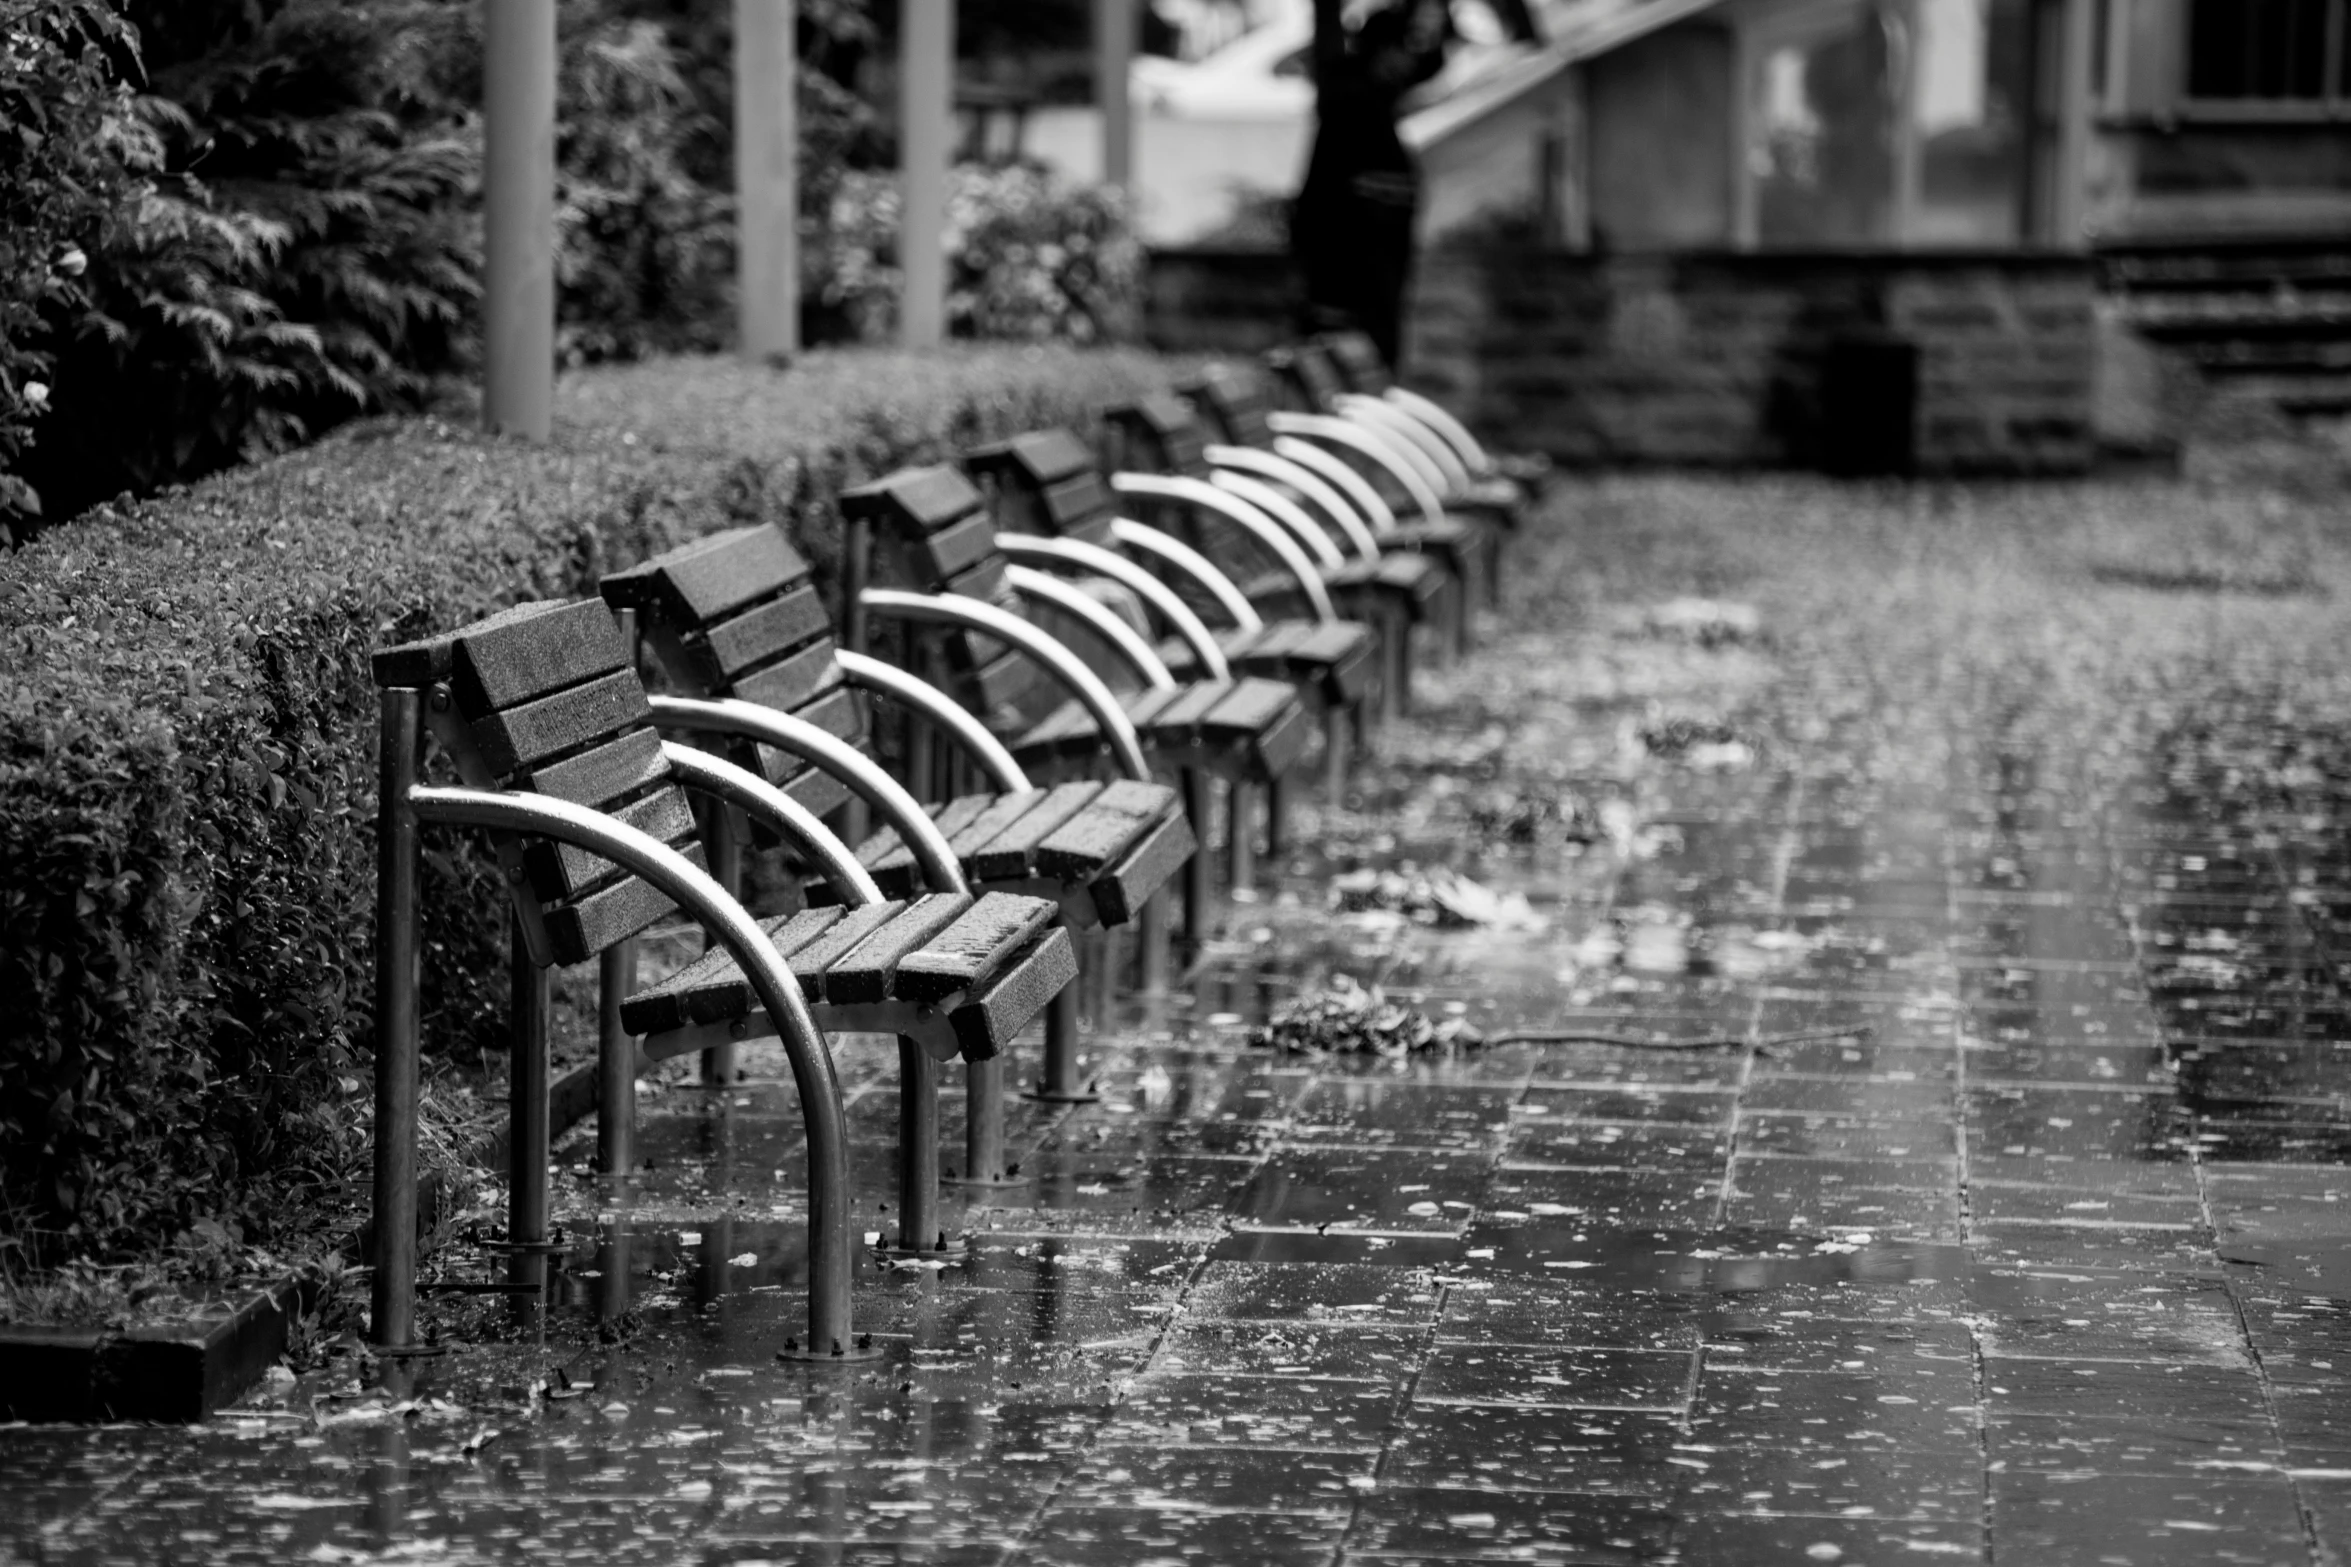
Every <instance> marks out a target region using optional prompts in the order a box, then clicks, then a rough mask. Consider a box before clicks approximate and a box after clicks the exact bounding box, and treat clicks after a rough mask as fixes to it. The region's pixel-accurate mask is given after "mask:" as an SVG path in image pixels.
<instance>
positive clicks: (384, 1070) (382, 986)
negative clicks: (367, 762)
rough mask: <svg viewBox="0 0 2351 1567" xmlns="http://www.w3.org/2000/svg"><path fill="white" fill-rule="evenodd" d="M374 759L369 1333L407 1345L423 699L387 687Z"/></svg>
mask: <svg viewBox="0 0 2351 1567" xmlns="http://www.w3.org/2000/svg"><path fill="white" fill-rule="evenodd" d="M383 704H384V705H383V717H382V721H381V728H380V730H379V738H378V741H377V745H378V750H377V762H376V788H377V791H378V792H377V805H376V824H377V825H376V1003H375V1006H376V1124H375V1144H376V1145H375V1256H374V1261H375V1275H374V1278H373V1280H372V1281H371V1294H370V1301H369V1315H368V1332H369V1335H370V1336H371V1337H372V1338H373V1340H374V1341H375V1342H376V1343H377V1344H379V1345H383V1346H386V1347H388V1348H395V1349H405V1348H406V1347H407V1346H408V1344H409V1342H410V1340H411V1339H412V1338H413V1337H414V1336H415V1331H416V1071H417V1066H416V1056H417V1033H416V1017H417V996H416V987H417V928H416V880H417V853H416V813H415V812H414V811H413V810H411V809H410V808H409V805H408V791H409V790H410V789H412V788H413V787H415V785H416V775H417V753H418V749H419V746H420V744H421V739H422V736H421V730H420V726H421V724H422V721H423V716H424V706H423V701H422V693H420V692H417V691H414V690H410V689H408V688H405V687H396V688H393V689H391V690H387V691H386V692H385V693H384V696H383Z"/></svg>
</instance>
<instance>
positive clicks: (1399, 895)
mask: <svg viewBox="0 0 2351 1567" xmlns="http://www.w3.org/2000/svg"><path fill="white" fill-rule="evenodd" d="M1330 906H1331V908H1332V909H1333V910H1334V911H1336V912H1338V913H1342V914H1356V913H1363V912H1365V911H1369V910H1382V911H1386V912H1388V913H1394V914H1401V915H1403V916H1404V917H1406V918H1407V919H1410V920H1413V921H1415V922H1416V923H1418V924H1422V925H1435V926H1439V927H1447V928H1452V929H1456V930H1467V929H1473V928H1477V929H1485V930H1523V931H1541V930H1547V929H1549V928H1550V921H1548V920H1546V919H1545V918H1544V917H1543V916H1542V915H1540V914H1538V913H1536V912H1535V908H1534V905H1533V904H1531V903H1529V902H1528V901H1527V899H1526V894H1524V893H1520V892H1507V893H1498V892H1496V891H1494V890H1493V889H1492V888H1490V887H1488V886H1486V885H1485V884H1484V883H1482V882H1476V881H1472V880H1471V879H1470V878H1469V877H1467V876H1464V875H1461V874H1460V873H1459V872H1457V871H1451V870H1447V869H1445V868H1444V867H1442V866H1439V867H1436V868H1434V869H1431V870H1428V871H1409V870H1390V871H1382V870H1370V869H1365V870H1356V871H1348V872H1346V873H1345V874H1343V875H1340V876H1336V877H1333V878H1332V880H1331V889H1330Z"/></svg>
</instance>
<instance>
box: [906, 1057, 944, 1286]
mask: <svg viewBox="0 0 2351 1567" xmlns="http://www.w3.org/2000/svg"><path fill="white" fill-rule="evenodd" d="M938 1239H939V1063H938V1062H936V1061H933V1060H932V1059H931V1053H930V1052H929V1051H928V1050H925V1049H924V1048H923V1046H922V1042H921V1041H920V1040H914V1039H909V1038H907V1037H906V1036H905V1035H903V1034H901V1035H899V1036H898V1247H899V1249H900V1250H901V1251H929V1250H931V1249H933V1247H934V1246H936V1244H937V1243H938Z"/></svg>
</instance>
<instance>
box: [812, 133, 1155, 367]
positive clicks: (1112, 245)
mask: <svg viewBox="0 0 2351 1567" xmlns="http://www.w3.org/2000/svg"><path fill="white" fill-rule="evenodd" d="M900 206H901V203H900V200H899V191H898V183H897V179H896V176H894V175H882V174H866V173H851V174H847V175H845V176H843V178H842V180H841V184H840V188H839V190H838V191H837V193H836V194H835V196H834V198H833V208H832V214H831V220H830V224H829V231H830V232H829V234H828V238H827V249H826V252H825V254H824V255H823V256H822V258H821V260H820V265H821V266H822V267H823V269H824V272H823V277H822V282H821V285H820V288H821V297H822V299H823V301H824V303H825V304H826V305H828V306H830V307H833V308H835V309H838V310H840V311H843V312H844V313H846V315H847V316H848V317H849V319H850V320H851V321H852V322H853V323H854V324H855V326H856V329H857V331H858V333H859V335H861V336H863V337H865V338H867V339H869V340H879V339H882V338H886V337H888V336H889V335H890V334H891V333H892V332H893V331H894V330H895V329H896V322H897V313H898V295H899V288H900V283H901V281H902V278H903V269H902V268H901V266H900V263H899V250H898V244H899V212H900ZM944 244H945V246H946V250H947V254H948V256H949V258H950V260H949V271H948V283H947V329H948V331H949V332H950V333H952V334H953V335H955V336H958V337H981V338H1008V339H1014V340H1024V341H1031V342H1041V341H1046V340H1049V339H1058V340H1061V341H1066V342H1073V343H1100V342H1115V341H1120V340H1123V339H1126V338H1130V337H1132V336H1133V335H1134V332H1135V328H1136V325H1137V323H1138V322H1139V321H1140V320H1141V292H1142V249H1141V247H1140V246H1139V245H1137V244H1136V243H1135V240H1134V238H1133V236H1132V234H1131V233H1130V232H1129V230H1128V227H1127V215H1126V209H1125V204H1124V202H1123V200H1122V199H1121V198H1120V197H1119V195H1118V194H1117V193H1116V192H1114V191H1112V190H1109V189H1107V188H1104V187H1096V186H1073V185H1070V184H1067V183H1065V182H1063V181H1061V180H1059V179H1056V178H1055V177H1054V176H1053V175H1052V174H1050V173H1048V172H1046V171H1045V170H1042V169H1038V168H1033V167H1029V166H1026V165H1012V166H1009V167H1004V168H983V167H980V166H977V165H966V166H963V167H960V168H958V169H956V170H955V171H954V175H953V179H952V182H951V184H950V186H949V191H948V209H947V228H946V234H945V238H944Z"/></svg>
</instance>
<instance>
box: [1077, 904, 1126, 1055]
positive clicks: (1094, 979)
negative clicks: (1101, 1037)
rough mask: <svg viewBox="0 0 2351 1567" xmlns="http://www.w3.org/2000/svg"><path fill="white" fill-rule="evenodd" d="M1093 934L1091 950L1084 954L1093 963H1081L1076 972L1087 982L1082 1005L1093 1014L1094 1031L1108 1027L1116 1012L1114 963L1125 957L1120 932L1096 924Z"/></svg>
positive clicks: (1116, 980) (1116, 979)
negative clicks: (1084, 1002)
mask: <svg viewBox="0 0 2351 1567" xmlns="http://www.w3.org/2000/svg"><path fill="white" fill-rule="evenodd" d="M1093 935H1094V941H1093V946H1092V949H1091V950H1090V951H1089V952H1088V953H1087V954H1086V961H1087V962H1088V963H1091V964H1092V965H1093V966H1092V967H1091V968H1085V967H1083V966H1081V968H1080V972H1081V973H1082V974H1084V975H1085V976H1086V977H1087V979H1088V980H1090V981H1091V984H1090V985H1089V986H1088V988H1087V994H1086V1005H1087V1007H1088V1008H1089V1009H1090V1010H1091V1011H1092V1013H1093V1015H1094V1016H1093V1027H1094V1031H1095V1032H1096V1033H1101V1032H1103V1031H1104V1030H1106V1029H1108V1028H1109V1027H1110V1022H1111V1019H1112V1018H1113V1017H1114V1016H1115V1015H1116V1014H1117V1010H1118V966H1119V959H1120V958H1122V957H1124V956H1125V953H1124V951H1123V950H1122V949H1123V947H1124V946H1125V943H1124V942H1123V941H1122V940H1121V939H1120V933H1119V932H1118V931H1116V930H1113V929H1111V928H1110V927H1109V926H1107V925H1103V926H1099V927H1097V928H1096V929H1095V931H1094V933H1093Z"/></svg>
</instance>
